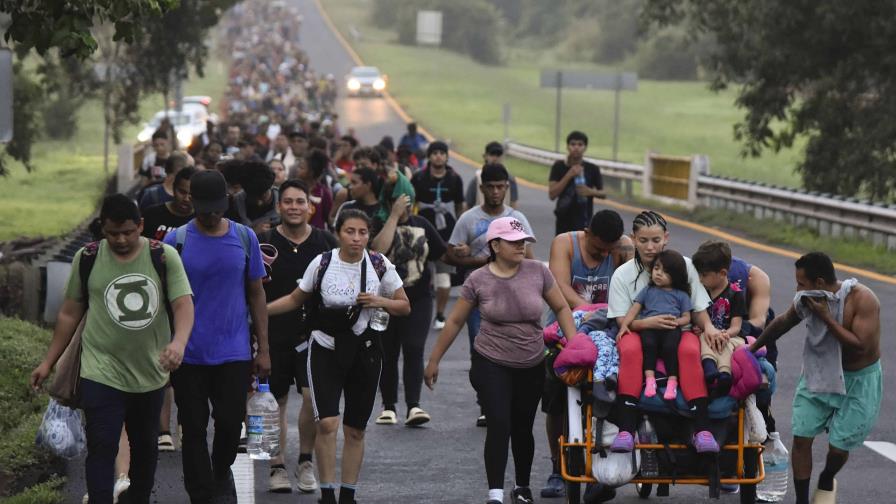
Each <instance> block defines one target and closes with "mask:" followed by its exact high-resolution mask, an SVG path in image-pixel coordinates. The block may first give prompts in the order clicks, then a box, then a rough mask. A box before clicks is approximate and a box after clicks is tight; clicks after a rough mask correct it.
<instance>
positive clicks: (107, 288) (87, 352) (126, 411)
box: [31, 194, 193, 503]
mask: <svg viewBox="0 0 896 504" xmlns="http://www.w3.org/2000/svg"><path fill="white" fill-rule="evenodd" d="M100 223H101V224H102V228H103V235H104V236H105V239H104V240H102V241H100V242H99V244H98V246H97V247H96V248H93V247H91V248H90V249H89V251H88V249H87V248H82V249H81V250H79V251H78V253H77V254H75V258H74V261H73V263H72V272H71V275H70V276H69V279H68V286H67V287H66V291H65V300H64V301H63V303H62V307H61V308H60V310H59V315H58V317H57V320H56V327H55V329H54V331H53V340H52V342H51V343H50V348H49V350H48V351H47V355H46V357H45V358H44V360H43V362H41V363H40V365H39V366H38V367H37V368H35V370H34V371H33V372H32V374H31V385H32V387H34V388H35V389H37V388H39V387H40V385H41V383H43V381H44V380H45V379H46V378H47V376H48V375H49V374H50V370H51V369H52V368H53V366H54V365H55V364H56V361H57V360H58V359H59V357H60V355H62V352H63V351H64V350H65V348H66V347H67V346H68V344H69V342H70V341H71V339H72V336H73V335H74V333H75V330H76V328H77V327H78V324H79V323H80V321H81V319H82V318H83V317H85V316H86V322H85V325H84V330H83V333H82V336H81V381H80V397H81V399H80V407H81V408H82V409H83V410H84V414H85V417H86V420H87V426H86V432H87V454H88V456H87V462H86V476H87V493H88V494H89V495H90V501H91V502H112V489H113V477H112V476H113V475H114V463H115V456H116V455H117V453H118V439H119V435H120V433H121V429H122V425H124V426H125V428H126V429H127V433H128V439H129V442H130V448H131V468H130V474H129V476H130V480H131V485H130V488H129V489H128V490H127V494H128V497H129V499H130V500H129V501H128V502H134V503H148V502H149V496H150V493H151V492H152V487H153V482H154V479H155V470H156V459H157V455H158V450H157V444H156V443H157V437H158V434H159V422H158V418H159V413H160V411H161V407H162V397H163V393H164V387H165V384H166V383H167V382H168V373H169V371H172V370H174V369H177V368H178V366H180V363H181V361H182V359H183V355H184V348H185V347H186V345H187V340H188V339H189V337H190V331H191V330H192V328H193V300H192V297H191V295H192V291H191V290H190V284H189V281H188V280H187V275H186V273H185V272H184V268H183V264H182V263H181V261H180V257H179V256H178V254H177V251H175V250H174V248H173V247H170V246H168V245H162V244H160V243H158V242H150V241H149V240H148V239H146V238H143V237H142V236H141V232H142V231H143V219H141V217H140V212H139V210H138V209H137V205H136V204H134V202H133V201H131V200H130V199H129V198H128V197H126V196H124V195H122V194H116V195H112V196H108V197H106V199H105V200H103V206H102V209H101V210H100ZM156 247H163V249H162V252H163V254H164V261H162V263H163V264H164V271H165V277H166V278H165V282H164V283H163V282H162V281H161V278H159V273H157V268H156V266H154V265H153V258H152V255H151V254H152V253H153V252H152V250H151V249H153V248H156ZM156 253H157V252H156ZM85 254H87V255H85ZM90 254H95V257H89V255H90ZM85 260H93V261H94V264H93V267H92V268H91V269H90V273H89V276H88V277H87V278H88V281H87V289H86V292H87V299H86V300H85V299H83V292H85V291H84V290H82V286H81V271H80V269H81V268H80V265H81V262H82V261H85ZM161 270H162V268H159V271H161ZM163 285H164V286H165V287H164V288H163ZM167 305H170V308H171V313H172V314H173V317H174V321H173V324H172V323H171V322H170V321H169V319H168V310H167V309H166V306H167ZM88 306H90V310H87V307H88ZM85 312H86V315H85ZM172 326H173V327H174V331H173V332H174V334H173V337H172V329H171V327H172Z"/></svg>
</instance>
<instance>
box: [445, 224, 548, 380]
mask: <svg viewBox="0 0 896 504" xmlns="http://www.w3.org/2000/svg"><path fill="white" fill-rule="evenodd" d="M455 230H457V228H455ZM553 286H554V276H553V275H552V274H551V271H550V270H549V269H548V268H547V266H545V265H544V264H542V263H541V262H539V261H534V260H531V259H524V260H523V262H522V263H521V264H520V269H519V270H518V271H517V273H516V275H514V276H512V277H510V278H501V277H498V276H496V275H495V274H494V273H492V272H491V270H490V269H489V267H488V265H485V266H483V267H481V268H479V269H477V270H476V271H474V272H473V273H471V274H470V276H469V277H468V278H467V281H466V282H464V285H463V287H462V288H461V291H460V295H461V296H462V297H463V298H464V299H466V300H467V301H469V302H471V303H473V304H474V305H476V307H477V308H479V312H480V313H481V314H482V325H481V326H480V328H479V334H478V335H477V336H476V342H475V344H474V349H475V350H476V351H477V352H479V353H480V354H481V355H482V356H483V357H485V358H487V359H488V360H490V361H492V362H495V363H497V364H500V365H502V366H507V367H512V368H530V367H533V366H536V365H538V364H539V363H541V361H542V359H543V358H544V343H543V337H542V330H543V327H542V325H541V314H542V312H543V306H544V301H543V300H544V296H545V295H547V293H548V291H549V290H551V287H553Z"/></svg>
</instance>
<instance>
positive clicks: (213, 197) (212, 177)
mask: <svg viewBox="0 0 896 504" xmlns="http://www.w3.org/2000/svg"><path fill="white" fill-rule="evenodd" d="M190 196H191V197H192V199H193V208H194V209H195V210H196V213H197V214H203V213H205V214H207V213H224V212H225V211H226V210H227V207H228V205H229V202H228V200H227V182H226V181H225V180H224V175H222V174H221V172H219V171H218V170H204V171H201V172H198V173H197V174H195V175H193V176H192V177H191V178H190Z"/></svg>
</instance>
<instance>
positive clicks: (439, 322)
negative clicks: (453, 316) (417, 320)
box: [432, 317, 445, 331]
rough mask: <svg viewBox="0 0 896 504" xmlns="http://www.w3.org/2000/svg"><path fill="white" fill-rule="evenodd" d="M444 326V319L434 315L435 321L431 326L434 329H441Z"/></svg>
mask: <svg viewBox="0 0 896 504" xmlns="http://www.w3.org/2000/svg"><path fill="white" fill-rule="evenodd" d="M444 327H445V319H439V318H438V317H436V319H435V321H433V323H432V328H433V329H435V330H436V331H441V330H442V329H443V328H444Z"/></svg>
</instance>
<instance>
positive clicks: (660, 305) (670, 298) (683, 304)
mask: <svg viewBox="0 0 896 504" xmlns="http://www.w3.org/2000/svg"><path fill="white" fill-rule="evenodd" d="M635 302H636V303H638V304H640V305H641V307H642V308H641V314H640V318H647V317H653V316H654V315H675V316H676V317H680V316H681V314H682V313H685V312H689V311H691V297H690V296H689V295H688V294H687V293H685V292H684V291H680V290H678V289H671V290H666V289H663V288H660V287H657V286H655V285H648V286H647V287H644V288H643V289H641V292H639V293H638V295H637V296H635Z"/></svg>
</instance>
